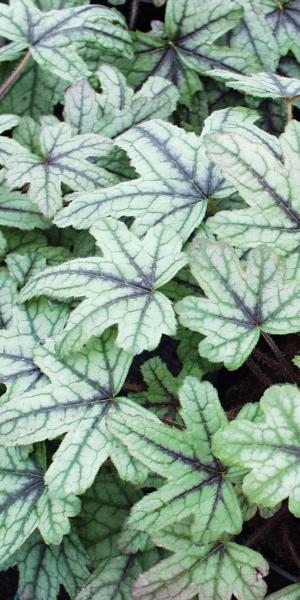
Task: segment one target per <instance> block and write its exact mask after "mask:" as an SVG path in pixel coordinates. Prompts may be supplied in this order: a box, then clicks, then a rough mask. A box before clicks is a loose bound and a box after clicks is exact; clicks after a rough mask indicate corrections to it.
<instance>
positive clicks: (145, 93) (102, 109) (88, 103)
mask: <svg viewBox="0 0 300 600" xmlns="http://www.w3.org/2000/svg"><path fill="white" fill-rule="evenodd" d="M97 77H98V79H99V81H100V84H101V94H97V93H96V92H95V91H94V89H93V88H92V87H91V86H90V84H89V83H88V81H86V80H84V79H83V80H81V81H79V82H78V83H77V84H76V85H74V86H71V87H69V88H68V89H67V91H66V94H65V106H64V116H65V120H66V121H67V122H68V123H69V124H70V125H71V127H72V130H73V132H74V133H90V132H93V133H99V134H101V135H104V136H105V137H109V138H115V137H116V136H118V135H120V134H121V133H123V132H124V131H127V130H128V129H130V127H133V125H137V124H138V123H143V121H147V120H149V119H154V118H157V117H160V118H167V117H168V116H169V115H170V114H171V113H172V112H173V111H174V110H175V108H176V104H177V100H178V95H179V94H178V91H177V89H176V87H175V86H174V85H173V84H172V83H171V82H170V81H167V80H166V79H163V78H162V77H150V78H149V79H148V80H147V82H146V83H144V85H142V87H141V89H140V90H139V91H138V92H136V93H134V91H133V89H132V88H130V87H129V86H128V85H127V82H126V79H125V77H124V75H122V73H120V72H119V71H118V70H117V69H115V68H113V67H111V66H109V65H102V66H101V67H100V68H99V69H98V72H97Z"/></svg>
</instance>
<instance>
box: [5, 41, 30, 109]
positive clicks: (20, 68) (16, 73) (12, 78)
mask: <svg viewBox="0 0 300 600" xmlns="http://www.w3.org/2000/svg"><path fill="white" fill-rule="evenodd" d="M30 57H31V54H30V50H28V52H26V54H25V56H24V57H23V58H22V60H21V62H20V63H19V64H18V66H17V68H16V69H15V70H14V71H13V72H12V74H11V75H10V76H9V78H8V79H7V80H6V81H5V82H4V83H3V85H2V86H1V87H0V98H2V97H3V96H4V95H5V94H6V93H7V92H8V90H9V89H10V88H11V86H12V85H13V84H14V83H15V81H17V79H18V77H19V75H20V74H21V72H22V71H23V69H24V68H25V67H26V65H27V63H28V62H29V60H30Z"/></svg>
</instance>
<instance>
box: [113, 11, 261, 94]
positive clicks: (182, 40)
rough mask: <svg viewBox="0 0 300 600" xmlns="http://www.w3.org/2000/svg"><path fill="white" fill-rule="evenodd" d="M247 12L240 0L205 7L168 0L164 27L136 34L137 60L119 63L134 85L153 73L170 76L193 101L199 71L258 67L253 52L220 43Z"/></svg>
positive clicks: (239, 70) (202, 72)
mask: <svg viewBox="0 0 300 600" xmlns="http://www.w3.org/2000/svg"><path fill="white" fill-rule="evenodd" d="M242 14H243V12H242V9H241V7H240V6H239V5H238V3H237V2H231V1H227V0H225V1H224V0H223V1H220V0H211V1H210V2H209V3H206V4H203V6H202V7H201V11H199V5H198V1H197V0H189V1H187V0H168V3H167V7H166V17H165V28H164V29H162V30H158V31H157V32H156V31H154V32H153V33H151V34H143V33H135V34H133V41H134V50H135V60H134V62H133V63H132V62H131V63H130V64H127V65H126V64H124V65H120V66H121V67H122V66H123V68H125V70H126V74H128V81H129V83H130V84H132V85H134V86H136V85H140V84H141V83H142V82H143V81H145V79H147V77H149V76H150V75H153V74H155V75H159V76H161V77H165V78H166V79H170V80H171V81H172V82H174V83H175V84H176V85H177V86H178V88H179V90H180V92H181V94H182V96H183V100H184V101H185V102H189V97H190V95H191V94H193V93H195V91H197V90H198V89H199V84H197V81H195V74H196V73H200V74H205V73H206V72H207V71H208V70H209V69H213V68H230V69H233V70H234V71H237V72H241V71H242V72H243V71H246V72H249V71H250V72H251V71H253V70H254V71H256V70H259V63H257V61H256V58H255V56H254V55H253V52H249V51H247V50H244V49H243V48H238V49H237V48H229V47H228V46H225V45H223V46H221V45H219V44H218V43H216V42H218V40H219V38H221V37H222V36H224V34H226V33H227V32H228V31H230V30H231V29H233V28H234V27H235V26H236V25H238V24H239V22H240V20H241V17H242ZM126 67H127V69H126Z"/></svg>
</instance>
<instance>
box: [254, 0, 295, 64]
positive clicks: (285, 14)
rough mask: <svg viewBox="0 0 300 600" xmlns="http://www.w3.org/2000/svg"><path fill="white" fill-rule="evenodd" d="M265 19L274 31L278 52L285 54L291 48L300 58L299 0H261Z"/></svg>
mask: <svg viewBox="0 0 300 600" xmlns="http://www.w3.org/2000/svg"><path fill="white" fill-rule="evenodd" d="M262 7H263V9H264V10H265V12H266V14H267V20H268V22H269V23H270V26H271V28H272V29H273V31H274V35H275V37H276V39H277V43H278V46H279V50H280V53H281V54H282V55H285V54H287V53H288V52H289V50H291V51H292V52H293V53H294V55H295V56H296V58H297V60H298V61H299V60H300V44H299V13H300V2H299V0H282V1H281V2H280V3H279V2H278V3H277V2H274V1H273V0H262Z"/></svg>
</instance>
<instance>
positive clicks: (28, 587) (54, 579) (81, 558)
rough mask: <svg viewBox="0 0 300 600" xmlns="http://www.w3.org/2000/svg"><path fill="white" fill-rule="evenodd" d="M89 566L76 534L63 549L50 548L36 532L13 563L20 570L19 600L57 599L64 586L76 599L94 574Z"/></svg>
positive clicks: (66, 539) (70, 535)
mask: <svg viewBox="0 0 300 600" xmlns="http://www.w3.org/2000/svg"><path fill="white" fill-rule="evenodd" d="M86 563H87V555H86V552H85V550H84V548H83V546H82V544H81V542H80V539H79V537H78V535H77V534H76V533H75V532H73V531H71V533H70V534H69V535H66V536H64V538H63V540H62V542H61V545H60V546H54V545H51V546H48V545H47V544H45V542H44V541H43V539H42V538H41V536H40V535H39V534H38V532H35V533H33V534H32V535H31V536H30V538H29V539H28V540H27V541H26V542H25V544H23V546H22V548H20V550H18V551H17V552H16V553H15V554H14V555H13V556H12V558H11V560H10V565H11V566H13V565H16V566H17V567H18V571H19V584H18V595H19V598H24V599H25V598H34V600H44V599H45V598H47V600H56V599H57V597H58V593H59V588H60V586H61V585H62V586H63V587H64V588H65V589H66V590H67V592H68V593H69V594H70V596H73V597H74V595H75V594H76V592H78V591H79V590H80V589H81V587H82V586H83V584H84V582H85V580H86V579H87V577H88V576H89V575H90V572H89V571H88V569H87V566H86ZM5 566H7V565H5Z"/></svg>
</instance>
